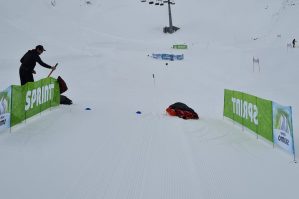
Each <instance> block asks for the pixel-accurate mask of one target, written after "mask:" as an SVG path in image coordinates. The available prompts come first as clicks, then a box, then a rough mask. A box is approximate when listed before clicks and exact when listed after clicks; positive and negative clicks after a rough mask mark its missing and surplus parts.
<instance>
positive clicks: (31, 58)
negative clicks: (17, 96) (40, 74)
mask: <svg viewBox="0 0 299 199" xmlns="http://www.w3.org/2000/svg"><path fill="white" fill-rule="evenodd" d="M44 51H46V50H45V49H44V47H43V46H42V45H37V46H36V47H35V49H32V50H28V52H27V53H26V54H25V55H24V56H23V57H22V58H21V60H20V61H21V63H22V64H21V66H20V69H19V74H20V80H21V85H25V84H26V83H27V82H34V78H33V74H36V72H35V70H34V68H35V65H36V62H37V63H39V64H40V65H41V66H43V67H45V68H49V69H52V70H55V69H56V67H55V66H50V65H48V64H46V63H44V62H43V61H42V60H41V58H40V55H41V54H42V53H43V52H44Z"/></svg>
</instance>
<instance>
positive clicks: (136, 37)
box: [0, 0, 299, 199]
mask: <svg viewBox="0 0 299 199" xmlns="http://www.w3.org/2000/svg"><path fill="white" fill-rule="evenodd" d="M53 2H54V0H53ZM55 2H56V5H55V6H52V5H51V0H18V1H17V0H0V52H1V53H0V90H1V91H2V90H4V89H6V88H7V87H8V86H10V85H13V84H14V85H19V73H18V70H19V66H20V61H19V60H20V58H21V57H22V56H23V55H24V53H25V52H27V50H29V49H32V48H34V47H35V46H36V45H38V44H42V45H44V47H45V49H46V50H47V51H46V52H44V53H43V54H42V55H41V58H42V60H43V61H44V62H46V63H48V64H50V65H54V64H55V63H56V62H58V63H59V66H58V68H57V70H56V71H55V72H54V73H53V75H52V76H53V77H57V76H58V75H60V76H62V77H63V79H64V80H65V81H66V82H67V84H68V87H69V91H67V92H66V93H65V95H66V96H68V97H69V98H70V99H72V100H73V102H74V104H73V105H71V106H59V107H57V108H52V109H51V110H47V111H45V112H43V113H41V114H40V115H37V116H35V117H33V118H31V119H28V120H27V121H26V122H23V123H21V124H19V125H17V126H16V127H14V128H12V130H11V133H10V132H9V130H8V131H4V132H1V133H0V198H1V199H83V198H84V199H96V198H97V199H253V198H255V199H262V198H271V199H280V198H284V199H292V198H298V194H299V191H298V182H299V165H298V164H296V163H294V162H293V161H292V160H293V157H292V156H291V155H290V154H288V153H287V152H285V151H283V150H281V149H279V148H278V147H273V146H272V145H271V144H270V143H268V142H266V141H264V140H263V139H261V138H259V139H256V135H255V134H253V133H251V132H249V130H247V129H244V130H243V129H242V127H241V126H240V125H237V124H233V122H232V121H230V120H228V119H225V118H223V116H222V115H223V97H224V89H225V88H227V89H232V90H238V91H242V92H245V93H248V94H252V95H256V96H258V97H260V98H264V99H268V100H272V101H275V102H277V103H279V104H282V105H290V106H292V108H293V126H294V138H295V146H296V151H297V152H299V150H298V149H299V140H298V139H299V134H298V131H299V123H298V118H299V111H298V109H299V92H298V85H299V76H298V72H299V48H287V43H290V42H291V41H292V39H293V38H296V39H297V40H299V25H298V17H299V0H271V1H270V0H213V1H204V0H185V1H182V0H176V1H175V2H176V4H175V5H173V6H172V17H173V24H174V25H175V26H177V27H180V28H181V29H180V30H179V31H177V32H176V33H174V34H164V33H163V32H162V28H163V27H164V26H167V25H168V11H167V6H154V5H149V4H148V3H141V2H140V1H139V0H134V1H133V0H130V1H129V0H90V1H89V2H90V3H86V2H87V1H84V0H55ZM183 43H184V44H187V45H188V47H189V48H188V50H174V49H171V47H172V45H173V44H183ZM297 45H299V43H297ZM152 53H174V54H184V56H185V59H184V60H183V61H172V62H168V65H166V61H161V60H154V59H152V58H151V57H149V56H148V55H151V54H152ZM253 57H256V58H259V60H260V66H261V70H260V72H258V70H257V69H256V70H255V71H253V63H252V59H253ZM36 72H37V74H36V75H35V80H38V79H41V78H44V77H46V76H47V74H48V73H49V70H48V69H46V68H43V67H41V66H39V65H37V66H36ZM153 74H154V75H155V78H153ZM175 102H183V103H185V104H187V105H188V106H190V107H191V108H193V109H194V110H195V111H196V112H197V113H198V114H199V117H200V120H182V119H180V118H177V117H170V116H167V115H166V114H165V109H166V108H167V107H168V106H169V105H171V104H173V103H175ZM85 108H91V110H90V111H87V110H85ZM136 111H141V112H142V114H136ZM296 159H298V156H296Z"/></svg>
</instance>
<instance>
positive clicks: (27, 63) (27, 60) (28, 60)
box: [20, 49, 51, 72]
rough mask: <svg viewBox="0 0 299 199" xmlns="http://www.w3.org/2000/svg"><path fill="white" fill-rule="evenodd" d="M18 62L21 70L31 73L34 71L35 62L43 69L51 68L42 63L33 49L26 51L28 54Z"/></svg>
mask: <svg viewBox="0 0 299 199" xmlns="http://www.w3.org/2000/svg"><path fill="white" fill-rule="evenodd" d="M20 61H21V63H22V64H21V68H22V69H24V70H26V71H28V72H32V71H33V70H34V67H35V65H36V62H37V63H39V64H40V65H41V66H43V67H45V68H51V66H50V65H48V64H46V63H44V62H43V61H42V60H41V58H40V57H39V55H38V52H37V51H36V50H35V49H33V50H28V52H27V53H26V54H25V55H24V56H23V57H22V58H21V60H20Z"/></svg>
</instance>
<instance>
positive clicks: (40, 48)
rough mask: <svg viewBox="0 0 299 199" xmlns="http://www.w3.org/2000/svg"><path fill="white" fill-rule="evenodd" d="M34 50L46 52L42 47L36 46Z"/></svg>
mask: <svg viewBox="0 0 299 199" xmlns="http://www.w3.org/2000/svg"><path fill="white" fill-rule="evenodd" d="M35 49H36V50H37V49H38V50H42V51H46V50H45V49H44V47H43V46H42V45H37V46H36V47H35Z"/></svg>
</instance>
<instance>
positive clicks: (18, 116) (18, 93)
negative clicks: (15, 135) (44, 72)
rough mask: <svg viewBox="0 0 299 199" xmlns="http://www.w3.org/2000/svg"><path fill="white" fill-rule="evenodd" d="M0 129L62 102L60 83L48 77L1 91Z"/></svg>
mask: <svg viewBox="0 0 299 199" xmlns="http://www.w3.org/2000/svg"><path fill="white" fill-rule="evenodd" d="M0 100H1V101H0V107H1V109H0V131H1V130H4V129H6V128H10V127H12V126H15V125H16V124H19V123H21V122H22V121H24V120H26V119H27V118H30V117H32V116H34V115H36V114H38V113H41V112H42V111H44V110H46V109H48V108H50V107H54V106H58V105H59V104H60V92H59V84H58V82H57V80H56V79H54V78H52V77H48V78H45V79H41V80H39V81H37V82H28V83H27V84H25V85H23V86H16V85H12V86H10V87H8V88H7V89H6V90H4V91H3V92H0Z"/></svg>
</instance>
